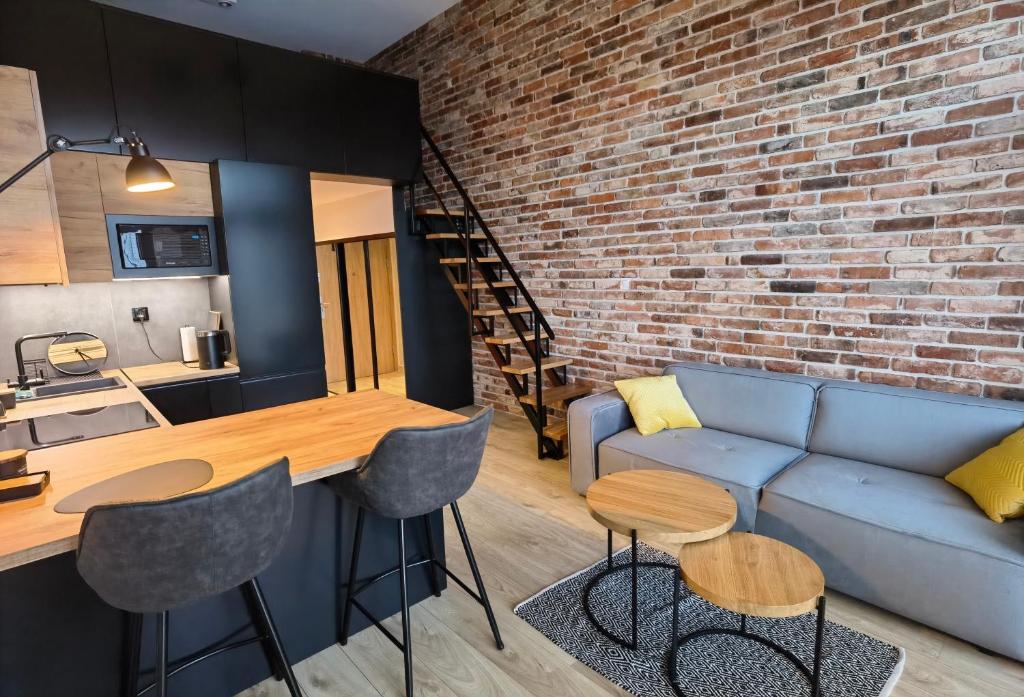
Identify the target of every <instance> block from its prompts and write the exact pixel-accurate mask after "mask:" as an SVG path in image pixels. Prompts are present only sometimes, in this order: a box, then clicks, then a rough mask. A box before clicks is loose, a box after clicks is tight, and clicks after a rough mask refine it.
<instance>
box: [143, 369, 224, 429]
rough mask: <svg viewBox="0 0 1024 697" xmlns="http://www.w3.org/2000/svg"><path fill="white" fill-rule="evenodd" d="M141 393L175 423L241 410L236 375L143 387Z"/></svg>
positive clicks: (185, 422)
mask: <svg viewBox="0 0 1024 697" xmlns="http://www.w3.org/2000/svg"><path fill="white" fill-rule="evenodd" d="M142 394H144V395H145V396H146V399H148V400H149V401H150V402H152V403H153V406H154V407H156V409H157V411H159V412H160V413H161V414H163V416H164V418H165V419H167V420H168V421H170V422H171V423H172V424H174V425H175V426H177V425H178V424H187V423H191V422H193V421H202V420H203V419H210V418H216V417H218V416H227V415H229V414H238V413H239V412H241V411H242V390H241V386H240V383H239V379H238V376H237V375H228V376H225V377H218V378H209V379H207V380H191V381H189V382H175V383H172V384H170V385H157V386H154V387H144V388H142Z"/></svg>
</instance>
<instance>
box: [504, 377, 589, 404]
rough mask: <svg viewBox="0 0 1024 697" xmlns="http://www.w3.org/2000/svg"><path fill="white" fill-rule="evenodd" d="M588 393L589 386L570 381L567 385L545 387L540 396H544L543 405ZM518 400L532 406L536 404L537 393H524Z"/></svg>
mask: <svg viewBox="0 0 1024 697" xmlns="http://www.w3.org/2000/svg"><path fill="white" fill-rule="evenodd" d="M588 394H590V388H589V387H588V386H586V385H580V384H579V383H570V384H568V385H558V386H557V387H545V388H544V389H543V392H542V393H541V396H542V397H543V398H544V404H545V406H548V405H551V404H558V403H560V402H565V401H567V400H570V399H576V398H577V397H584V396H586V395H588ZM519 401H520V402H522V403H523V404H529V405H530V406H532V407H535V406H537V393H536V392H531V393H530V394H524V395H523V396H522V397H520V398H519Z"/></svg>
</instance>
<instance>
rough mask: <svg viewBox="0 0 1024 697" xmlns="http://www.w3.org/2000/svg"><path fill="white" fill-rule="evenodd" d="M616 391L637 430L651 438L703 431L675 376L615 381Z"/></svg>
mask: <svg viewBox="0 0 1024 697" xmlns="http://www.w3.org/2000/svg"><path fill="white" fill-rule="evenodd" d="M615 389H617V390H618V391H619V394H621V395H622V398H623V399H624V400H626V404H628V405H629V413H630V414H632V415H633V421H634V422H635V423H636V430H638V431H640V433H641V435H645V436H649V435H651V434H652V433H657V432H658V431H661V430H662V429H665V428H700V421H698V420H697V415H696V414H694V413H693V409H691V408H690V405H689V404H687V403H686V399H685V398H684V397H683V393H682V390H680V389H679V383H678V382H676V379H675V377H674V376H672V375H662V376H660V377H655V378H633V379H631V380H616V381H615Z"/></svg>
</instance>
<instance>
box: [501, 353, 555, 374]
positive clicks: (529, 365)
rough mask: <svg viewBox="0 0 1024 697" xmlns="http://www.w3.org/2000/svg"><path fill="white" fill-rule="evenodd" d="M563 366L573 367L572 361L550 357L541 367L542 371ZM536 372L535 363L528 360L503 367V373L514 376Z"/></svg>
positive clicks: (542, 362) (513, 362) (543, 361)
mask: <svg viewBox="0 0 1024 697" xmlns="http://www.w3.org/2000/svg"><path fill="white" fill-rule="evenodd" d="M563 365H572V359H571V358H557V357H552V356H548V357H547V358H545V359H544V360H542V361H541V363H540V367H541V369H542V370H550V369H551V368H561V367H562V366H563ZM534 370H536V368H535V367H534V365H533V361H531V360H528V359H524V360H519V361H512V362H511V363H509V364H508V365H503V366H501V372H503V373H512V374H513V375H528V374H530V373H532V372H533V371H534Z"/></svg>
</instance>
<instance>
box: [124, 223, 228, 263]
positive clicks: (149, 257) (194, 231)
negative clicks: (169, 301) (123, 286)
mask: <svg viewBox="0 0 1024 697" xmlns="http://www.w3.org/2000/svg"><path fill="white" fill-rule="evenodd" d="M107 238H108V240H109V242H110V260H111V262H112V264H113V269H114V278H115V279H128V278H167V277H174V276H217V275H219V274H220V272H221V271H220V257H219V252H218V249H217V245H218V242H217V227H216V224H215V222H214V219H213V218H207V217H204V216H160V215H108V216H107Z"/></svg>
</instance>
